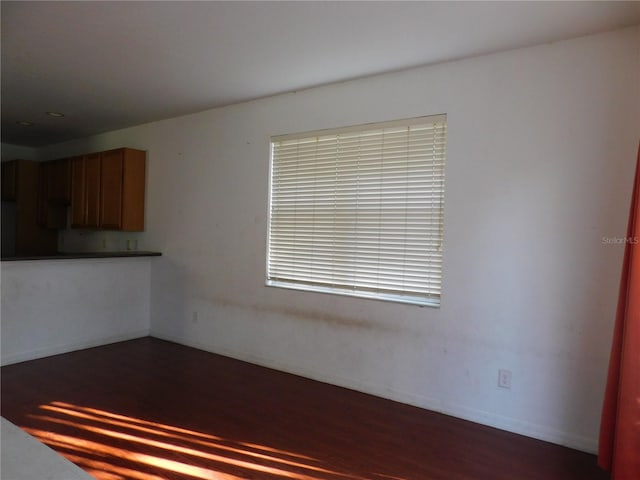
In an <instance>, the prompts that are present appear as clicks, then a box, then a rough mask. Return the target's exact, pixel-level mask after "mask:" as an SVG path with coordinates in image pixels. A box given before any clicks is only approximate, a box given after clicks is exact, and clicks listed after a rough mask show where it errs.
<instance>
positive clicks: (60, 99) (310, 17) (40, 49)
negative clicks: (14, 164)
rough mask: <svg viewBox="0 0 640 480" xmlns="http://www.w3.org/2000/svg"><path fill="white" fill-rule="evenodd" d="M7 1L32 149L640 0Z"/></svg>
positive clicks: (608, 25)
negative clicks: (365, 0)
mask: <svg viewBox="0 0 640 480" xmlns="http://www.w3.org/2000/svg"><path fill="white" fill-rule="evenodd" d="M0 8H1V16H2V17H1V21H2V25H1V26H2V33H1V35H2V37H1V40H2V65H1V66H2V70H1V72H2V83H1V87H2V88H1V102H2V103H1V116H2V142H4V143H11V144H16V145H25V146H32V147H37V146H43V145H48V144H52V143H58V142H61V141H65V140H69V139H74V138H80V137H85V136H88V135H91V134H95V133H100V132H105V131H110V130H115V129H119V128H124V127H128V126H132V125H138V124H142V123H146V122H150V121H155V120H160V119H164V118H170V117H175V116H179V115H183V114H188V113H193V112H197V111H202V110H206V109H209V108H213V107H217V106H222V105H229V104H232V103H237V102H242V101H245V100H250V99H255V98H260V97H265V96H269V95H274V94H278V93H283V92H289V91H294V90H300V89H304V88H309V87H313V86H317V85H322V84H327V83H331V82H338V81H343V80H347V79H353V78H358V77H363V76H368V75H374V74H377V73H382V72H389V71H394V70H399V69H405V68H409V67H413V66H418V65H426V64H433V63H437V62H442V61H447V60H452V59H459V58H463V57H469V56H473V55H480V54H485V53H491V52H496V51H501V50H506V49H512V48H519V47H524V46H529V45H535V44H541V43H547V42H554V41H558V40H564V39H567V38H572V37H577V36H581V35H587V34H592V33H597V32H602V31H607V30H612V29H616V28H620V27H625V26H630V25H636V24H640V2H396V1H388V2H326V1H324V2H280V1H278V2H268V1H260V2H187V1H173V2H23V1H20V2H12V1H2V2H1V4H0ZM49 111H54V112H62V113H64V115H65V116H64V117H63V118H54V117H51V116H48V115H47V114H46V112H49ZM18 121H29V122H32V123H33V125H31V126H20V125H18V124H17V123H16V122H18Z"/></svg>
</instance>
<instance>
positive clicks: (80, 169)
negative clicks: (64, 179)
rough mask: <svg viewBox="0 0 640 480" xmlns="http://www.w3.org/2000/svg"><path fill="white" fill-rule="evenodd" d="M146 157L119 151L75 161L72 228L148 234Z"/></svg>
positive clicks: (137, 153) (73, 164)
mask: <svg viewBox="0 0 640 480" xmlns="http://www.w3.org/2000/svg"><path fill="white" fill-rule="evenodd" d="M145 161H146V154H145V152H144V151H141V150H134V149H131V148H119V149H116V150H109V151H106V152H100V153H94V154H91V155H85V156H83V157H78V158H74V159H72V160H71V178H72V182H71V226H72V227H74V228H97V229H103V230H125V231H142V230H144V199H145Z"/></svg>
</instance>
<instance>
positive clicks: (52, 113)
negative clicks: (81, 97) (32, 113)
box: [47, 112, 64, 118]
mask: <svg viewBox="0 0 640 480" xmlns="http://www.w3.org/2000/svg"><path fill="white" fill-rule="evenodd" d="M47 115H49V116H50V117H57V118H60V117H64V113H60V112H47Z"/></svg>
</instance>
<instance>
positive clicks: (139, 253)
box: [2, 250, 162, 262]
mask: <svg viewBox="0 0 640 480" xmlns="http://www.w3.org/2000/svg"><path fill="white" fill-rule="evenodd" d="M160 255H162V254H161V253H160V252H146V251H142V250H135V251H124V252H76V253H71V252H64V253H56V254H53V255H32V256H27V255H23V256H16V257H2V261H3V262H13V261H20V260H75V259H78V258H121V257H159V256H160Z"/></svg>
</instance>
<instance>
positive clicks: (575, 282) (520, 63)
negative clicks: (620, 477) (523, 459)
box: [45, 28, 640, 451]
mask: <svg viewBox="0 0 640 480" xmlns="http://www.w3.org/2000/svg"><path fill="white" fill-rule="evenodd" d="M638 45H640V28H632V29H626V30H622V31H617V32H612V33H609V34H603V35H598V36H591V37H585V38H581V39H576V40H572V41H567V42H560V43H554V44H550V45H543V46H539V47H535V48H528V49H521V50H516V51H509V52H504V53H499V54H495V55H489V56H483V57H477V58H471V59H466V60H462V61H457V62H452V63H446V64H441V65H435V66H430V67H424V68H418V69H413V70H409V71H404V72H399V73H392V74H386V75H381V76H376V77H371V78H367V79H361V80H357V81H352V82H345V83H340V84H335V85H330V86H326V87H322V88H315V89H311V90H306V91H302V92H296V93H291V94H287V95H280V96H277V97H272V98H267V99H262V100H258V101H254V102H249V103H245V104H240V105H236V106H231V107H227V108H221V109H215V110H210V111H207V112H203V113H200V114H196V115H190V116H185V117H181V118H176V119H171V120H167V121H162V122H157V123H153V124H148V125H143V126H140V127H136V128H130V129H126V130H122V131H117V132H111V133H107V134H103V135H99V136H96V137H92V138H89V139H85V140H83V141H78V142H69V143H65V144H61V145H57V146H54V147H51V148H49V149H47V151H46V152H45V156H47V157H48V158H56V157H58V156H62V155H70V154H74V153H81V152H82V151H87V150H100V149H103V148H113V147H119V146H130V147H135V148H142V149H146V150H148V162H149V163H148V192H147V195H148V204H147V205H148V206H147V232H146V233H145V234H144V235H143V237H142V241H143V242H144V248H151V249H157V250H160V251H162V252H163V257H162V258H161V259H159V260H158V261H157V262H154V264H153V266H152V280H151V331H152V334H153V335H156V336H159V337H162V338H167V339H170V340H174V341H178V342H182V343H185V344H188V345H193V346H197V347H200V348H203V349H206V350H210V351H214V352H220V353H223V354H227V355H230V356H234V357H238V358H241V359H245V360H249V361H252V362H256V363H260V364H265V365H269V366H273V367H276V368H280V369H282V370H286V371H290V372H295V373H299V374H302V375H305V376H308V377H311V378H316V379H320V380H324V381H328V382H331V383H335V384H339V385H344V386H347V387H351V388H355V389H359V390H363V391H366V392H370V393H373V394H377V395H381V396H384V397H389V398H393V399H397V400H400V401H403V402H408V403H412V404H416V405H419V406H422V407H426V408H429V409H434V410H438V411H442V412H446V413H449V414H452V415H455V416H459V417H463V418H467V419H471V420H474V421H477V422H480V423H485V424H489V425H494V426H497V427H500V428H504V429H507V430H511V431H514V432H519V433H524V434H527V435H531V436H534V437H538V438H542V439H546V440H550V441H553V442H557V443H561V444H567V445H571V446H574V447H578V448H581V449H585V450H589V451H593V450H595V448H596V442H597V431H598V425H599V418H600V408H601V400H602V394H603V389H604V381H605V375H606V369H607V362H608V352H609V342H610V338H611V331H612V322H613V316H614V311H615V302H616V294H617V293H616V292H617V284H618V278H619V272H620V263H621V260H622V253H623V251H622V247H621V246H604V245H603V244H602V237H603V236H616V235H617V236H623V235H624V232H625V229H626V225H625V223H626V216H627V211H628V202H629V199H630V193H631V178H632V169H633V164H634V158H635V154H636V148H637V146H638V138H639V133H640V95H639V91H638V88H639V85H640V57H639V52H638ZM437 113H447V115H448V158H447V171H446V175H447V180H446V182H447V183H446V217H445V224H446V240H445V257H444V287H443V298H442V306H441V308H439V309H434V308H420V307H416V306H408V305H399V304H392V303H384V302H378V301H374V300H366V299H352V298H345V297H335V296H329V295H325V294H315V293H305V292H298V291H287V290H283V289H276V288H267V287H265V286H264V280H265V242H266V220H267V196H268V191H267V189H268V179H267V177H268V165H269V138H270V136H271V135H276V134H284V133H290V132H298V131H305V130H315V129H322V128H329V127H337V126H344V125H351V124H359V123H366V122H374V121H382V120H391V119H396V118H404V117H413V116H419V115H429V114H437ZM500 368H506V369H509V370H511V371H512V372H513V386H512V388H511V390H504V389H499V388H498V387H497V372H498V369H500Z"/></svg>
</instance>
